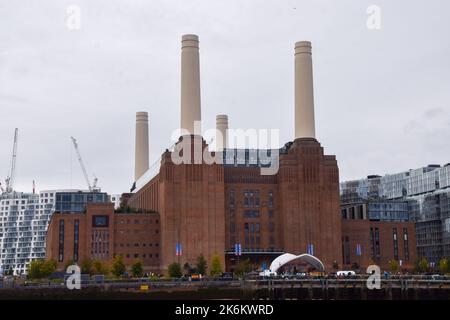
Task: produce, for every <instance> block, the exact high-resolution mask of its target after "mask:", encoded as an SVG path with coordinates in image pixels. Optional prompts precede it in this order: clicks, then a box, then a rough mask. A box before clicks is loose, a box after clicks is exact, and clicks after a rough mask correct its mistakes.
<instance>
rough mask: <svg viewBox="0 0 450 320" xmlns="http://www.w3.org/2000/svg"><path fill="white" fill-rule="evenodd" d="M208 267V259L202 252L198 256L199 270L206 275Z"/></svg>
mask: <svg viewBox="0 0 450 320" xmlns="http://www.w3.org/2000/svg"><path fill="white" fill-rule="evenodd" d="M207 268H208V264H207V263H206V259H205V257H204V256H203V254H201V255H200V256H199V257H198V258H197V272H198V273H200V274H201V275H205V274H206V269H207Z"/></svg>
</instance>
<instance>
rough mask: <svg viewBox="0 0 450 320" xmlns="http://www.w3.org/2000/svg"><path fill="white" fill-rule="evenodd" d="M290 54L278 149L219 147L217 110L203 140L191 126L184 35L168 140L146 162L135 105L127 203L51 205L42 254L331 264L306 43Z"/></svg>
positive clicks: (190, 52)
mask: <svg viewBox="0 0 450 320" xmlns="http://www.w3.org/2000/svg"><path fill="white" fill-rule="evenodd" d="M294 56H295V106H293V108H292V119H293V120H292V121H294V122H295V136H294V137H293V141H289V142H287V143H286V144H284V146H283V147H281V148H279V149H270V148H268V149H250V148H243V149H238V148H229V132H230V130H229V129H228V116H227V115H226V114H221V115H217V119H216V120H217V128H216V131H217V135H216V146H215V148H212V147H211V146H210V145H208V144H207V142H206V141H205V139H204V138H203V137H202V134H201V129H200V128H201V125H200V124H201V119H202V117H201V99H200V62H199V39H198V37H197V36H196V35H191V34H189V35H184V36H183V37H182V41H181V109H180V114H181V124H180V136H179V139H178V141H177V142H176V143H175V144H174V146H173V147H171V148H170V149H167V150H166V151H165V152H164V153H163V154H162V155H161V159H160V162H159V164H158V166H157V168H156V169H155V168H154V167H149V134H148V114H147V112H138V113H137V115H136V140H135V147H136V148H135V183H134V186H133V189H132V193H131V194H128V196H127V199H126V202H127V206H128V208H131V209H128V211H127V212H117V210H116V212H114V207H113V205H112V204H110V203H103V204H102V203H94V204H88V205H87V206H86V210H85V212H80V213H76V214H64V213H62V212H61V213H60V212H55V214H54V215H53V217H52V220H51V223H50V225H49V229H48V232H47V257H52V258H55V260H57V261H58V264H59V265H60V266H63V265H64V264H66V263H67V261H68V259H72V260H73V261H77V260H78V261H80V260H81V259H82V258H83V257H86V256H87V257H89V258H91V259H101V260H105V261H109V262H110V261H112V259H113V258H114V256H115V255H122V256H123V257H124V259H125V262H126V263H127V264H131V263H132V261H133V260H135V259H141V260H142V261H143V264H144V268H145V269H146V270H154V271H159V272H166V271H167V268H168V265H169V264H171V263H173V262H178V263H180V264H181V265H183V264H185V263H189V264H191V265H195V264H196V263H197V259H198V257H199V256H200V255H203V256H204V257H205V259H206V260H207V262H208V264H209V265H210V264H211V260H212V258H213V257H214V256H218V257H219V258H220V259H221V261H222V265H223V266H225V269H226V270H228V271H233V270H235V267H236V265H237V264H238V263H239V261H243V260H244V259H247V258H249V259H250V260H251V261H252V262H253V263H254V265H257V266H259V267H261V266H267V267H268V266H269V265H270V263H271V262H272V261H273V260H274V259H276V258H277V257H278V256H280V255H282V254H284V253H291V254H293V255H300V254H305V253H307V254H310V255H313V256H315V257H317V258H318V259H320V261H321V262H322V263H323V265H324V267H325V269H331V268H332V267H333V265H335V262H336V263H338V264H339V265H341V264H342V260H343V254H342V250H343V249H342V226H341V223H342V219H341V209H340V198H339V197H340V195H339V170H338V165H337V161H336V158H335V156H333V155H326V154H325V153H324V149H323V147H322V146H321V145H320V143H319V141H317V140H316V138H315V123H314V97H313V71H312V57H311V43H310V42H307V41H301V42H297V43H296V44H295V55H294ZM225 113H226V112H225ZM289 118H290V117H289ZM74 239H76V241H75V240H74Z"/></svg>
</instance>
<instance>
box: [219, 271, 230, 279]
mask: <svg viewBox="0 0 450 320" xmlns="http://www.w3.org/2000/svg"><path fill="white" fill-rule="evenodd" d="M218 279H219V280H221V281H231V280H233V273H231V272H223V273H222V275H221V276H220V277H219V278H218Z"/></svg>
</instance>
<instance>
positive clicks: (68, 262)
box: [64, 259, 74, 271]
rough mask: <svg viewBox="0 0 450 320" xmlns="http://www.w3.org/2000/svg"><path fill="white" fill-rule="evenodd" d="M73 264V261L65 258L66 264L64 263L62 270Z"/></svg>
mask: <svg viewBox="0 0 450 320" xmlns="http://www.w3.org/2000/svg"><path fill="white" fill-rule="evenodd" d="M73 264H74V261H73V260H72V259H69V260H67V262H66V264H65V265H64V271H66V270H67V268H68V267H69V266H71V265H73Z"/></svg>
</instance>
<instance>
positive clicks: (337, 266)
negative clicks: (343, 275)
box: [333, 260, 339, 270]
mask: <svg viewBox="0 0 450 320" xmlns="http://www.w3.org/2000/svg"><path fill="white" fill-rule="evenodd" d="M333 269H334V270H338V269H339V263H338V262H337V261H336V260H334V261H333Z"/></svg>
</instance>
